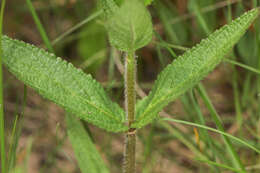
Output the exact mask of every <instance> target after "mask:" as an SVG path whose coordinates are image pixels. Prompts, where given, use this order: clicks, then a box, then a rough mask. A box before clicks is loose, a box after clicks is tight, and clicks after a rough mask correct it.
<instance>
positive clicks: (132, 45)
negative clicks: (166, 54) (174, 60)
mask: <svg viewBox="0 0 260 173" xmlns="http://www.w3.org/2000/svg"><path fill="white" fill-rule="evenodd" d="M107 30H108V34H109V40H110V43H111V44H112V45H113V46H115V47H116V48H117V49H119V50H121V51H126V52H131V51H135V50H137V49H139V48H141V47H144V46H145V45H147V44H148V43H149V42H150V41H151V39H152V35H153V27H152V21H151V16H150V13H149V12H148V10H147V9H146V7H145V5H144V3H143V2H142V1H140V0H127V1H125V2H124V3H123V5H122V6H121V7H120V8H119V10H117V11H116V12H115V13H114V14H113V16H112V17H111V18H110V19H109V21H108V23H107Z"/></svg>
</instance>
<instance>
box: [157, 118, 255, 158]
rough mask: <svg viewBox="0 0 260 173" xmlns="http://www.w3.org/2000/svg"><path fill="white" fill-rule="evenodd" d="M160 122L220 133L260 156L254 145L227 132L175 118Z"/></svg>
mask: <svg viewBox="0 0 260 173" xmlns="http://www.w3.org/2000/svg"><path fill="white" fill-rule="evenodd" d="M160 120H163V121H171V122H175V123H180V124H185V125H189V126H194V127H198V128H202V129H206V130H209V131H212V132H215V133H219V134H221V135H223V136H225V137H227V138H230V139H233V140H235V141H237V142H239V143H241V144H243V145H245V146H247V147H248V148H250V149H252V150H254V151H255V152H257V153H259V154H260V149H258V148H256V147H254V146H253V145H251V144H249V143H247V142H246V141H244V140H242V139H239V138H237V137H235V136H233V135H231V134H228V133H226V132H223V131H221V130H217V129H214V128H211V127H208V126H204V125H201V124H196V123H192V122H188V121H183V120H177V119H173V118H162V119H160Z"/></svg>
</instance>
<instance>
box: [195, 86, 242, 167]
mask: <svg viewBox="0 0 260 173" xmlns="http://www.w3.org/2000/svg"><path fill="white" fill-rule="evenodd" d="M198 92H199V94H200V96H201V98H202V100H203V102H204V104H205V105H206V106H207V108H208V110H209V111H210V115H211V117H212V119H213V120H214V122H215V124H216V126H217V128H218V130H220V131H222V132H224V127H223V125H222V121H221V119H220V117H219V115H218V113H217V111H216V109H215V108H214V106H213V104H212V103H211V100H210V98H209V97H208V94H207V92H206V90H205V89H204V87H203V85H202V84H199V85H198ZM222 137H223V140H224V142H225V145H226V147H227V151H228V153H229V155H230V156H231V159H232V163H233V164H234V166H235V167H236V168H239V169H241V170H243V171H245V168H244V165H243V164H242V162H241V160H240V158H239V156H238V153H237V152H236V151H235V149H234V147H233V145H232V143H231V141H230V140H229V139H228V138H227V137H226V136H224V135H223V136H222Z"/></svg>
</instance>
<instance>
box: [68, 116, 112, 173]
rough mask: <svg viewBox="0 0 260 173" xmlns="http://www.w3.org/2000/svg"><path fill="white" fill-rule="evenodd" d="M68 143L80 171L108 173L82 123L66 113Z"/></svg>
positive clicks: (84, 172)
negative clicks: (70, 145)
mask: <svg viewBox="0 0 260 173" xmlns="http://www.w3.org/2000/svg"><path fill="white" fill-rule="evenodd" d="M66 124H67V130H68V136H69V139H70V143H71V144H72V147H73V150H74V153H75V156H76V158H77V161H78V164H79V167H80V169H81V172H82V173H89V172H90V170H91V173H108V172H109V171H108V169H107V167H106V165H105V163H104V162H103V160H102V158H101V156H100V154H99V153H98V151H97V149H96V146H95V145H94V144H93V142H92V140H91V138H90V137H89V135H88V133H87V132H86V130H85V129H84V127H83V125H82V123H81V122H80V121H79V120H77V119H76V118H74V117H73V116H72V115H70V114H67V115H66Z"/></svg>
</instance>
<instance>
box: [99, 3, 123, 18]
mask: <svg viewBox="0 0 260 173" xmlns="http://www.w3.org/2000/svg"><path fill="white" fill-rule="evenodd" d="M99 2H100V4H101V7H102V9H103V11H104V14H105V18H109V17H111V16H112V15H113V14H114V13H115V12H116V11H118V9H119V7H118V4H117V3H122V2H121V1H120V0H118V1H114V0H100V1H99Z"/></svg>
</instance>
